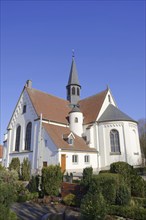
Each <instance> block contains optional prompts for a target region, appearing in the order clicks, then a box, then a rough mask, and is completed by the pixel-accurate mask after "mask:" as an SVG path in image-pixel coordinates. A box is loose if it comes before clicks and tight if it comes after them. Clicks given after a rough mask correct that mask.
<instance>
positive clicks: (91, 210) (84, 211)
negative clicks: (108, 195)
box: [81, 193, 107, 220]
mask: <svg viewBox="0 0 146 220" xmlns="http://www.w3.org/2000/svg"><path fill="white" fill-rule="evenodd" d="M106 214H107V207H106V202H105V200H104V197H103V195H102V194H101V193H95V194H91V193H87V194H86V195H85V196H84V198H83V200H82V202H81V215H82V217H83V219H85V220H103V219H104V217H105V216H106Z"/></svg>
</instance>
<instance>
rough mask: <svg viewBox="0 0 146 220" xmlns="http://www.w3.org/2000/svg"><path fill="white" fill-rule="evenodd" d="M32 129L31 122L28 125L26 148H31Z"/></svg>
mask: <svg viewBox="0 0 146 220" xmlns="http://www.w3.org/2000/svg"><path fill="white" fill-rule="evenodd" d="M31 129H32V123H31V122H29V123H28V124H27V127H26V135H25V150H30V148H31Z"/></svg>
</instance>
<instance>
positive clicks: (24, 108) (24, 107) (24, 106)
mask: <svg viewBox="0 0 146 220" xmlns="http://www.w3.org/2000/svg"><path fill="white" fill-rule="evenodd" d="M25 112H26V105H23V114H24V113H25Z"/></svg>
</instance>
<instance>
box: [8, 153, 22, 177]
mask: <svg viewBox="0 0 146 220" xmlns="http://www.w3.org/2000/svg"><path fill="white" fill-rule="evenodd" d="M9 170H16V171H17V173H18V175H19V176H20V160H19V158H18V157H16V158H12V160H11V163H10V165H9Z"/></svg>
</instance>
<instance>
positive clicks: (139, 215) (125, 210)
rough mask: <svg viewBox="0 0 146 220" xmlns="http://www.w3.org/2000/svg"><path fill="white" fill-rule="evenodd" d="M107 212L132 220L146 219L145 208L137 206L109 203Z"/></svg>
mask: <svg viewBox="0 0 146 220" xmlns="http://www.w3.org/2000/svg"><path fill="white" fill-rule="evenodd" d="M108 214H110V215H117V216H122V217H124V218H130V219H134V220H145V219H146V209H144V208H139V207H131V206H118V205H111V206H110V207H109V209H108Z"/></svg>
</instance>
